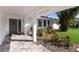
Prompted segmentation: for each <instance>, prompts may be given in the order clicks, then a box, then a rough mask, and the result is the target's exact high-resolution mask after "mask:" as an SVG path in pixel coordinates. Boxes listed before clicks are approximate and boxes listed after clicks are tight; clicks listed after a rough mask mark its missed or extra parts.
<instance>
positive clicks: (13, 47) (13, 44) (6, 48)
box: [0, 35, 49, 52]
mask: <svg viewBox="0 0 79 59" xmlns="http://www.w3.org/2000/svg"><path fill="white" fill-rule="evenodd" d="M0 52H49V50H48V49H46V48H45V47H44V46H43V45H41V44H39V45H38V44H35V43H33V42H29V41H27V40H26V41H25V40H23V39H22V41H21V40H16V39H15V40H11V37H10V36H9V35H8V36H6V37H5V40H4V42H3V44H2V45H1V46H0Z"/></svg>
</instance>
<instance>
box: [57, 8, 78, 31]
mask: <svg viewBox="0 0 79 59" xmlns="http://www.w3.org/2000/svg"><path fill="white" fill-rule="evenodd" d="M78 12H79V7H75V8H71V9H67V10H64V11H60V12H57V15H58V17H59V20H60V21H59V23H60V24H61V26H60V29H61V31H67V30H68V28H69V26H70V22H71V21H73V20H74V18H75V16H76V15H77V13H78Z"/></svg>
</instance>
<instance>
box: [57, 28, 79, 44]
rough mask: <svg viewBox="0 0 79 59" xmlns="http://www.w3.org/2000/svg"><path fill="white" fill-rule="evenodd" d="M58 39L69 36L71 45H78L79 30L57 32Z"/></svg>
mask: <svg viewBox="0 0 79 59" xmlns="http://www.w3.org/2000/svg"><path fill="white" fill-rule="evenodd" d="M58 35H59V36H60V37H66V36H69V37H70V40H71V42H72V44H74V43H79V29H69V30H68V31H67V32H58Z"/></svg>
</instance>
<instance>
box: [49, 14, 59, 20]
mask: <svg viewBox="0 0 79 59" xmlns="http://www.w3.org/2000/svg"><path fill="white" fill-rule="evenodd" d="M48 17H50V18H55V19H59V18H58V16H57V14H56V13H49V14H48Z"/></svg>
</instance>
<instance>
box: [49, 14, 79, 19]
mask: <svg viewBox="0 0 79 59" xmlns="http://www.w3.org/2000/svg"><path fill="white" fill-rule="evenodd" d="M48 17H50V18H55V19H59V18H58V16H57V14H56V13H49V14H48ZM76 18H79V13H78V14H77V16H76Z"/></svg>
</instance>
